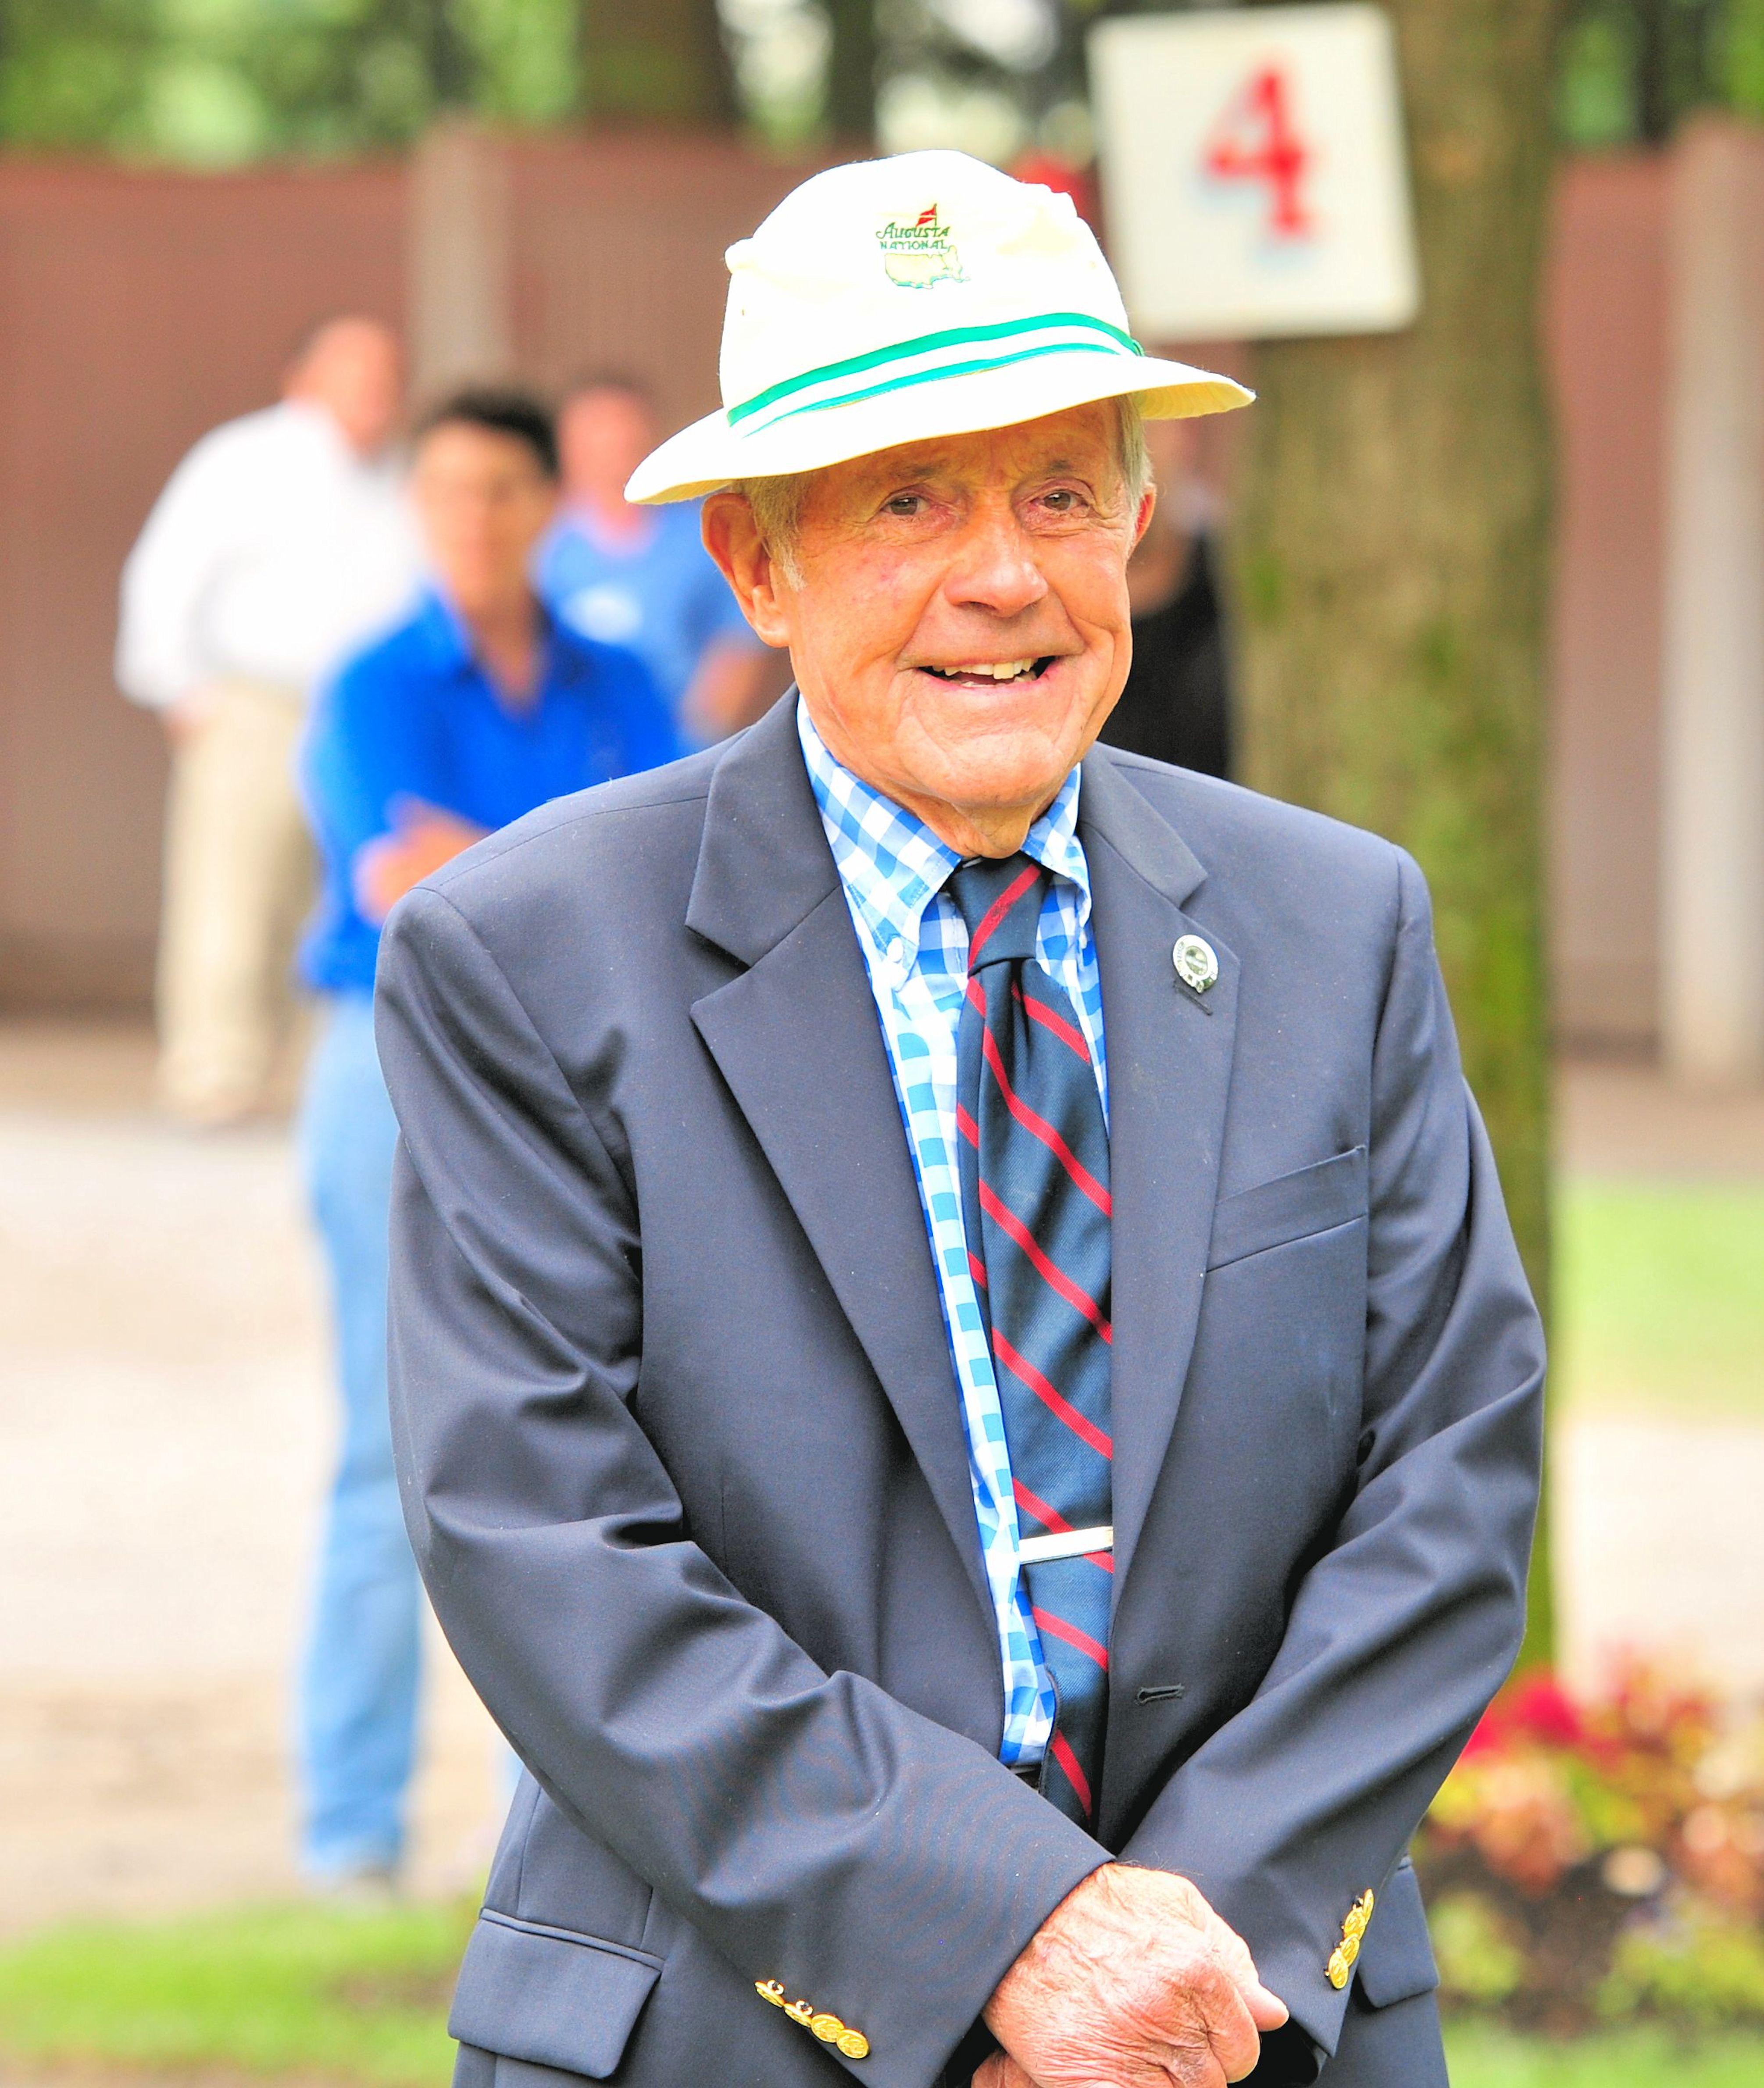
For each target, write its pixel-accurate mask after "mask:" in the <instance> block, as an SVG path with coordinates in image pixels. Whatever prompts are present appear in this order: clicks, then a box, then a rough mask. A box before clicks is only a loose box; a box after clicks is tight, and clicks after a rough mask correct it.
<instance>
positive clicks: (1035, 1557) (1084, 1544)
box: [1017, 1522, 1115, 1566]
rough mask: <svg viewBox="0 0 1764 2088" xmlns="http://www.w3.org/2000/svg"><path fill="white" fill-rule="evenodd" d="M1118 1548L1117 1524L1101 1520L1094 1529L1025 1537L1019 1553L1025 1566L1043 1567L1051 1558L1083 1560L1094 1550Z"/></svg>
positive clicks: (1020, 1544)
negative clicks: (1116, 1539)
mask: <svg viewBox="0 0 1764 2088" xmlns="http://www.w3.org/2000/svg"><path fill="white" fill-rule="evenodd" d="M1114 1549H1115V1525H1114V1524H1113V1523H1111V1522H1105V1523H1099V1524H1098V1526H1097V1527H1096V1528H1095V1529H1094V1530H1055V1532H1054V1533H1053V1534H1052V1535H1051V1536H1049V1537H1025V1538H1023V1539H1022V1540H1021V1542H1019V1543H1018V1545H1017V1557H1018V1558H1019V1559H1021V1560H1022V1562H1023V1564H1025V1566H1043V1565H1045V1564H1047V1561H1048V1560H1050V1559H1081V1558H1083V1557H1084V1555H1085V1553H1087V1552H1090V1551H1113V1550H1114Z"/></svg>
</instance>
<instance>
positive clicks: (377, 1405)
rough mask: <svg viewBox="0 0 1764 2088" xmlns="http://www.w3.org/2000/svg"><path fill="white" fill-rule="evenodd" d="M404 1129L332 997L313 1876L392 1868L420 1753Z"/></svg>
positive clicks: (308, 1849)
mask: <svg viewBox="0 0 1764 2088" xmlns="http://www.w3.org/2000/svg"><path fill="white" fill-rule="evenodd" d="M397 1136H398V1125H397V1122H396V1119H395V1118H394V1117H393V1115H392V1103H391V1101H390V1100H389V1098H388V1097H387V1093H386V1083H385V1081H384V1080H383V1078H382V1077H381V1075H380V1070H379V1055H378V1054H377V1053H376V1052H375V1048H374V1008H373V1003H372V1001H371V999H370V998H369V996H368V995H366V994H343V995H337V996H336V998H335V999H333V1000H332V1002H331V1003H329V1006H328V1009H327V1011H326V1020H325V1025H324V1028H323V1033H322V1035H321V1037H320V1038H319V1044H318V1046H317V1048H316V1050H315V1052H314V1055H313V1059H312V1063H311V1066H310V1069H309V1071H308V1073H307V1076H306V1097H305V1100H304V1102H303V1103H302V1109H301V1120H300V1145H301V1157H302V1164H303V1166H304V1170H305V1173H306V1185H307V1189H308V1192H309V1194H310V1196H311V1199H312V1209H313V1214H314V1216H315V1218H316V1219H317V1221H318V1226H319V1234H320V1236H321V1237H322V1239H323V1243H324V1251H325V1256H326V1259H327V1260H328V1263H329V1264H330V1273H331V1290H332V1309H333V1312H334V1314H335V1318H336V1358H337V1381H338V1384H339V1388H340V1390H341V1393H342V1395H343V1417H342V1419H343V1429H342V1444H341V1450H340V1456H339V1458H338V1462H337V1470H336V1479H335V1481H334V1482H333V1484H332V1491H331V1499H330V1503H329V1506H328V1512H327V1516H326V1522H325V1531H324V1539H323V1550H322V1551H321V1553H320V1556H319V1585H318V1591H317V1598H316V1602H315V1611H314V1615H313V1623H312V1637H311V1641H310V1645H309V1646H308V1649H307V1653H306V1667H305V1671H304V1674H303V1676H302V1689H301V1701H300V1710H299V1734H300V1758H301V1771H302V1783H303V1791H302V1799H303V1822H302V1855H303V1858H304V1860H305V1863H306V1868H307V1869H308V1870H309V1871H310V1872H313V1873H314V1874H315V1875H317V1876H325V1875H327V1874H330V1875H335V1874H336V1873H338V1872H346V1871H352V1870H357V1869H362V1868H371V1867H377V1866H380V1865H392V1864H395V1863H396V1862H397V1861H398V1859H399V1856H400V1853H401V1851H402V1849H403V1846H404V1838H405V1790H406V1786H408V1785H409V1782H410V1772H411V1765H412V1761H413V1756H414V1752H415V1742H416V1721H417V1665H418V1657H419V1647H420V1643H421V1631H422V1597H421V1593H420V1590H419V1589H418V1585H417V1567H416V1561H415V1560H414V1559H413V1557H412V1556H411V1551H410V1543H409V1538H407V1537H406V1536H405V1523H404V1517H403V1515H402V1514H401V1513H400V1509H399V1505H398V1482H397V1479H396V1477H395V1476H394V1474H393V1471H392V1427H391V1423H390V1420H389V1418H388V1416H387V1401H386V1278H387V1239H386V1234H387V1218H388V1214H389V1213H390V1210H391V1208H392V1149H393V1146H394V1145H395V1144H396V1140H397Z"/></svg>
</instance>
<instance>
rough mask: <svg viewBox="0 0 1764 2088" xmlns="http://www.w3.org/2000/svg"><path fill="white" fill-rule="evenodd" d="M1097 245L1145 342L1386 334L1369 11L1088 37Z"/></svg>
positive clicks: (1394, 316)
mask: <svg viewBox="0 0 1764 2088" xmlns="http://www.w3.org/2000/svg"><path fill="white" fill-rule="evenodd" d="M1090 78H1091V81H1092V83H1093V86H1094V92H1095V97H1096V118H1097V134H1098V144H1099V148H1100V152H1101V158H1102V170H1103V203H1104V207H1105V209H1106V212H1107V229H1108V242H1109V247H1110V251H1111V256H1112V258H1113V259H1114V262H1115V267H1116V268H1117V270H1118V271H1119V272H1120V277H1121V287H1122V289H1123V291H1124V294H1125V296H1126V298H1127V305H1128V310H1129V312H1131V314H1132V318H1133V323H1134V324H1135V326H1136V327H1137V328H1138V329H1139V330H1140V331H1141V332H1142V333H1144V334H1145V335H1147V336H1150V338H1152V339H1154V340H1255V339H1257V338H1261V337H1266V336H1272V335H1277V334H1323V333H1384V332H1391V331H1393V330H1394V328H1396V327H1403V326H1406V325H1407V324H1408V323H1409V322H1410V321H1411V319H1413V318H1414V317H1415V312H1416V310H1417V309H1418V306H1419V281H1418V277H1417V272H1416V267H1415V240H1414V234H1413V232H1412V230H1411V224H1410V215H1409V186H1408V176H1407V170H1406V164H1405V159H1404V152H1403V140H1402V113H1401V108H1400V104H1399V100H1398V87H1397V67H1396V51H1395V45H1394V41H1393V39H1392V36H1391V32H1390V24H1389V19H1387V17H1386V16H1385V15H1384V14H1383V13H1382V12H1381V11H1380V10H1379V9H1377V8H1376V7H1366V6H1305V7H1245V8H1232V9H1231V10H1230V11H1218V12H1213V11H1209V12H1203V13H1194V14H1181V15H1134V16H1116V17H1115V18H1113V19H1111V20H1108V21H1105V22H1102V23H1099V24H1098V25H1097V27H1096V28H1094V29H1093V30H1092V31H1091V32H1090Z"/></svg>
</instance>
